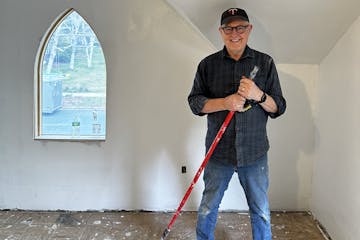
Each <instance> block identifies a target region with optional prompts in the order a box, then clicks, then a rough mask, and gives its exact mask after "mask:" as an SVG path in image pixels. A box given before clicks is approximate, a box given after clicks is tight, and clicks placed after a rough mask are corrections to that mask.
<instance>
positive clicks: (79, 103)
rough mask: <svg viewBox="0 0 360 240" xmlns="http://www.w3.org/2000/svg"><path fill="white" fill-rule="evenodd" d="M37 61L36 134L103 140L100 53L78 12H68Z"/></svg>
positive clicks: (103, 89)
mask: <svg viewBox="0 0 360 240" xmlns="http://www.w3.org/2000/svg"><path fill="white" fill-rule="evenodd" d="M41 64H42V68H41V69H42V70H41V93H40V94H41V97H40V99H41V103H40V106H41V114H40V115H41V121H40V133H41V134H40V135H41V136H42V137H46V136H55V135H57V136H58V137H59V136H62V137H63V138H70V139H74V138H75V139H87V138H89V139H94V138H95V139H104V138H105V132H106V129H105V127H106V66H105V59H104V54H103V51H102V49H101V46H100V43H99V41H98V39H97V37H96V35H95V33H94V32H93V31H92V29H91V27H90V26H89V25H88V24H87V23H86V21H85V20H84V19H83V18H82V17H81V16H80V15H79V14H78V13H76V12H75V11H72V12H71V14H69V15H67V16H66V17H65V18H64V19H63V20H62V22H61V23H60V24H59V25H58V27H57V28H56V29H55V30H54V31H53V33H52V34H51V37H50V38H49V40H48V42H47V45H46V48H45V51H44V53H43V56H42V63H41ZM55 138H57V137H55ZM60 138H61V137H60Z"/></svg>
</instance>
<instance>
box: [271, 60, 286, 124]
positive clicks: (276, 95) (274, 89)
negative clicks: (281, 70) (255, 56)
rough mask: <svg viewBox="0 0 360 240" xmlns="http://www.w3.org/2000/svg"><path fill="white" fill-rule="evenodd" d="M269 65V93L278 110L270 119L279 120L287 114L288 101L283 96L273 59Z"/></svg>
mask: <svg viewBox="0 0 360 240" xmlns="http://www.w3.org/2000/svg"><path fill="white" fill-rule="evenodd" d="M268 63H269V75H268V79H269V86H268V91H267V93H268V94H269V95H270V96H271V97H272V98H273V99H274V101H275V103H276V106H277V109H278V110H277V112H275V113H269V117H271V118H277V117H279V116H280V115H282V114H283V113H284V112H285V110H286V100H285V98H284V97H283V94H282V90H281V86H280V80H279V76H278V73H277V70H276V66H275V63H274V61H273V59H272V58H270V59H269V62H268Z"/></svg>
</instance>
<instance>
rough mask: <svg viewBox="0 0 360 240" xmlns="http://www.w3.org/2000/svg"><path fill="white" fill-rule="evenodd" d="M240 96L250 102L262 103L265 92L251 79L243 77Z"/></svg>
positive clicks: (239, 90)
mask: <svg viewBox="0 0 360 240" xmlns="http://www.w3.org/2000/svg"><path fill="white" fill-rule="evenodd" d="M238 94H239V95H241V96H242V97H244V98H246V99H248V100H255V101H260V99H261V96H262V95H263V91H261V89H260V88H259V87H258V86H257V85H256V84H255V82H254V81H253V80H251V79H249V78H246V77H243V78H242V79H241V80H240V86H239V88H238Z"/></svg>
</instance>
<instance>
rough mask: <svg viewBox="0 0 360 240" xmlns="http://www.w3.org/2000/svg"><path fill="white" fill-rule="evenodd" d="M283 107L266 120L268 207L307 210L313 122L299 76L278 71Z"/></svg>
mask: <svg viewBox="0 0 360 240" xmlns="http://www.w3.org/2000/svg"><path fill="white" fill-rule="evenodd" d="M279 75H280V79H281V84H282V90H283V94H284V96H285V98H286V100H287V110H286V112H285V114H284V115H283V116H281V117H280V118H279V119H275V120H274V121H272V120H270V122H269V130H268V135H269V141H270V146H271V148H270V153H269V165H270V191H269V198H270V203H271V208H272V209H273V210H275V209H281V210H308V209H309V200H310V197H311V178H312V171H313V154H314V147H315V146H314V142H315V138H314V133H315V125H314V119H313V115H312V111H311V105H310V101H309V96H308V94H307V92H306V90H305V86H304V84H303V83H302V81H301V80H300V79H297V78H296V77H294V76H292V75H289V74H286V73H284V72H282V71H279Z"/></svg>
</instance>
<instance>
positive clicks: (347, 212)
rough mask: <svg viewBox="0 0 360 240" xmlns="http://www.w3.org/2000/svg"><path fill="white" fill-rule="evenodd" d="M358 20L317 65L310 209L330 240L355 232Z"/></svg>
mask: <svg viewBox="0 0 360 240" xmlns="http://www.w3.org/2000/svg"><path fill="white" fill-rule="evenodd" d="M359 42H360V18H358V19H357V20H356V21H355V22H354V23H353V25H352V26H351V27H350V29H349V30H348V31H347V32H346V33H345V35H344V36H343V37H342V38H341V39H340V40H339V42H338V43H337V44H336V46H335V47H334V48H333V49H332V51H331V52H330V53H329V54H328V56H327V57H326V58H325V59H324V60H323V61H322V63H321V64H320V81H319V83H318V94H317V95H318V104H319V105H318V110H317V112H316V128H317V138H316V150H317V151H316V152H317V153H316V161H315V170H314V183H313V191H312V192H313V193H312V194H313V202H312V210H313V212H314V213H315V215H316V217H317V218H318V219H319V220H320V222H321V223H322V224H323V225H324V226H325V227H326V229H327V230H328V232H329V233H330V235H331V236H332V238H333V239H334V240H355V239H359V236H360V229H359V224H360V220H359V219H360V191H359V182H360V174H359V170H360V161H359V159H360V148H359V146H360V128H359V123H360V110H359V106H360V99H359V92H360V70H359V69H360V68H359V59H360V46H359Z"/></svg>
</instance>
